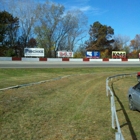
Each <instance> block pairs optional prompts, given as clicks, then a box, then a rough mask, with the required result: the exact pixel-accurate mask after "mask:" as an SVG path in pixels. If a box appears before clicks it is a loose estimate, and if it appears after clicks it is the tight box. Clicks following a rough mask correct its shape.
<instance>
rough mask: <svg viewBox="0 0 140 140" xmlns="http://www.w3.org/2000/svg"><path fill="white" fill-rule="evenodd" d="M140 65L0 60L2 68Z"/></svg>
mask: <svg viewBox="0 0 140 140" xmlns="http://www.w3.org/2000/svg"><path fill="white" fill-rule="evenodd" d="M79 67H140V62H139V61H138V62H134V61H133V62H128V61H127V62H109V61H107V62H70V61H69V62H64V61H63V62H61V61H54V62H48V61H45V62H34V61H0V68H79Z"/></svg>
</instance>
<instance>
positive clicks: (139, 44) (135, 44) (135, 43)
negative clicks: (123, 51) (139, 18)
mask: <svg viewBox="0 0 140 140" xmlns="http://www.w3.org/2000/svg"><path fill="white" fill-rule="evenodd" d="M130 47H131V48H132V49H133V50H136V51H137V50H139V49H140V34H137V35H136V36H135V38H134V39H133V40H131V41H130Z"/></svg>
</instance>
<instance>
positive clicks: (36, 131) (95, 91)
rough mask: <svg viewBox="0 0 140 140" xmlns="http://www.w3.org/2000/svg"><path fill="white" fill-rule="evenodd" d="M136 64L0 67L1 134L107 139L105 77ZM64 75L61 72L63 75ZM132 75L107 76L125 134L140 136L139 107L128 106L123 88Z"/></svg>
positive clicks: (40, 139)
mask: <svg viewBox="0 0 140 140" xmlns="http://www.w3.org/2000/svg"><path fill="white" fill-rule="evenodd" d="M138 71H139V68H65V69H64V68H63V69H61V68H58V69H0V83H1V84H0V88H6V87H9V86H15V85H20V84H27V83H31V82H38V81H42V80H49V79H53V80H50V81H48V82H45V83H41V84H38V85H33V86H26V87H22V88H17V89H9V90H6V91H0V139H2V140H111V139H112V140H113V139H114V138H115V130H113V129H112V128H111V111H110V101H109V98H108V97H107V96H106V87H105V86H106V85H105V84H106V78H107V77H109V76H113V75H116V74H123V73H133V72H138ZM66 75H70V76H69V77H66V78H61V77H63V76H66ZM136 83H137V80H136V77H135V76H133V77H126V78H122V79H116V80H113V83H112V84H111V86H112V89H113V90H114V93H115V103H116V107H117V114H118V118H119V122H120V125H121V129H122V133H123V135H124V138H125V139H129V140H131V139H132V140H133V139H140V132H139V131H140V130H139V125H140V122H139V115H140V114H139V112H138V111H130V110H129V108H128V100H127V91H128V88H129V87H130V86H132V85H135V84H136Z"/></svg>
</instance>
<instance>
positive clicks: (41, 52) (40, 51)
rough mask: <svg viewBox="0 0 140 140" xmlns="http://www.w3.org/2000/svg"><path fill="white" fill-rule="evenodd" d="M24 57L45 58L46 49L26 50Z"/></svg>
mask: <svg viewBox="0 0 140 140" xmlns="http://www.w3.org/2000/svg"><path fill="white" fill-rule="evenodd" d="M24 56H36V57H44V48H24Z"/></svg>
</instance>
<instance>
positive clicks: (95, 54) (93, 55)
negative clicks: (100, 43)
mask: <svg viewBox="0 0 140 140" xmlns="http://www.w3.org/2000/svg"><path fill="white" fill-rule="evenodd" d="M86 57H87V58H100V52H99V51H87V52H86Z"/></svg>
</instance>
